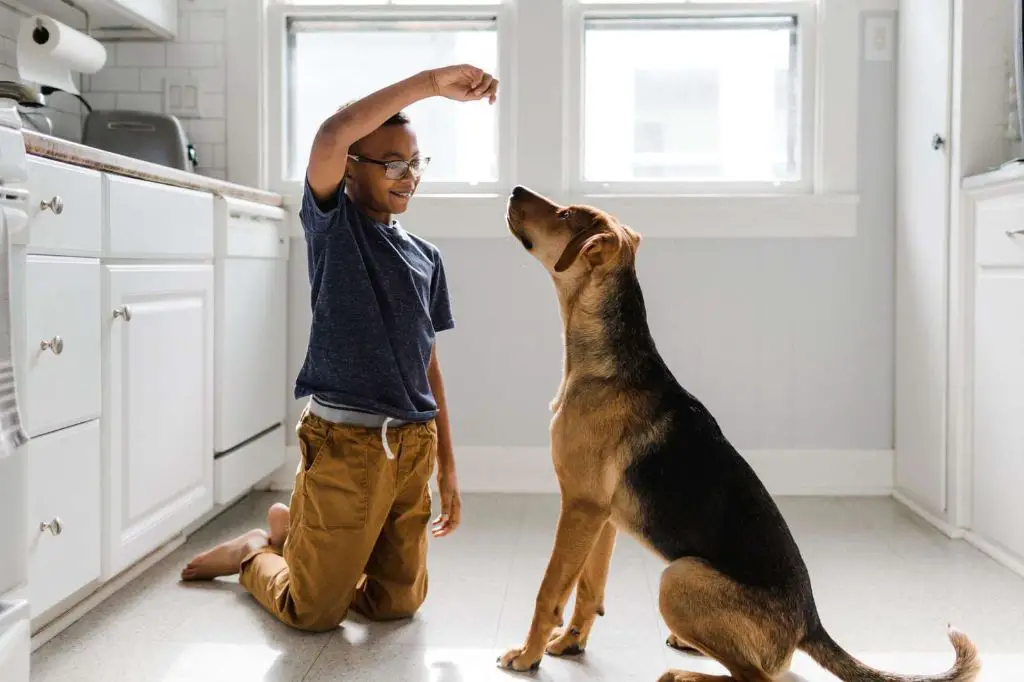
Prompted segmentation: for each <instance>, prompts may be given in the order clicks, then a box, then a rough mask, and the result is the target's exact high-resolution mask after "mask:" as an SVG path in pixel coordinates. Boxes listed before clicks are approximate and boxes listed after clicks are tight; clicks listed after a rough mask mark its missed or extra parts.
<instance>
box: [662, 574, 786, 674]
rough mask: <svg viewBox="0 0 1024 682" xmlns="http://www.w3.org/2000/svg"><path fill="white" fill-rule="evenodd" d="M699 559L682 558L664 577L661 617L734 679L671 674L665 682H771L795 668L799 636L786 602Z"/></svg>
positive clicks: (674, 672)
mask: <svg viewBox="0 0 1024 682" xmlns="http://www.w3.org/2000/svg"><path fill="white" fill-rule="evenodd" d="M769 600H770V598H769V597H767V596H765V595H763V594H760V593H757V592H755V591H754V590H753V589H751V588H749V587H746V586H744V585H741V584H739V583H737V582H735V581H734V580H732V579H730V578H729V577H727V576H725V575H724V574H722V573H719V572H718V571H716V570H715V569H713V568H712V567H711V566H709V565H708V564H707V563H706V562H704V561H701V560H699V559H692V558H683V559H677V560H676V561H674V562H672V563H671V564H669V565H668V567H667V568H666V569H665V571H664V572H663V573H662V576H661V591H660V595H659V605H660V609H661V615H662V617H663V618H664V619H665V622H666V623H667V624H668V627H669V629H670V630H671V631H672V634H674V635H675V636H676V639H677V640H678V641H681V642H684V643H686V644H688V645H691V646H693V647H694V648H696V649H697V650H699V651H700V652H702V653H704V654H706V655H707V656H710V657H711V658H713V659H715V660H716V661H718V662H719V663H721V664H722V665H723V666H725V668H726V670H728V671H729V676H725V677H722V676H714V675H707V674H705V673H693V672H687V671H681V670H679V671H677V670H673V671H669V672H668V673H666V674H665V676H663V677H662V680H663V681H665V682H712V681H715V682H717V681H719V680H721V681H723V682H724V681H725V680H735V682H771V681H772V680H774V679H775V678H776V677H778V676H779V675H781V674H782V673H783V672H785V671H786V669H787V668H788V667H789V664H790V661H791V659H792V655H793V651H794V649H795V648H796V641H797V640H798V639H799V637H798V636H797V634H796V633H793V632H791V628H790V627H789V626H788V625H787V622H789V619H787V618H786V617H785V614H782V613H779V611H782V610H783V606H782V605H781V604H775V603H773V602H771V601H769Z"/></svg>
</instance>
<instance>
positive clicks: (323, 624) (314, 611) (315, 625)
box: [283, 608, 346, 632]
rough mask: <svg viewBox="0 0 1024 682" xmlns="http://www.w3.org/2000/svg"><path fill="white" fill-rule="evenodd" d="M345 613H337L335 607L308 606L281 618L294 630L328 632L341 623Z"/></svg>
mask: <svg viewBox="0 0 1024 682" xmlns="http://www.w3.org/2000/svg"><path fill="white" fill-rule="evenodd" d="M345 615H346V613H345V612H342V613H340V614H339V613H338V610H337V608H310V609H303V610H302V611H295V612H293V613H291V614H288V616H289V617H288V618H285V619H283V620H284V621H285V623H287V624H288V625H290V626H291V627H293V628H295V629H296V630H302V631H304V632H330V631H331V630H334V629H335V628H337V627H338V626H339V625H341V622H342V621H343V620H345Z"/></svg>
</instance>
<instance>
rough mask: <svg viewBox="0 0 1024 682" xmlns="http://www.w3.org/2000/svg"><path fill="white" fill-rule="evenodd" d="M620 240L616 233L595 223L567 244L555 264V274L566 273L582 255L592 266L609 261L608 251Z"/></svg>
mask: <svg viewBox="0 0 1024 682" xmlns="http://www.w3.org/2000/svg"><path fill="white" fill-rule="evenodd" d="M617 243H618V238H617V237H616V236H615V234H614V233H612V232H609V231H607V230H605V229H604V225H603V224H600V223H598V222H597V221H595V223H594V224H593V225H591V226H590V227H588V228H587V229H585V230H583V231H582V232H580V233H579V234H577V235H575V236H574V237H573V238H572V239H570V240H569V243H568V244H566V246H565V250H564V251H562V255H561V256H559V257H558V262H557V263H555V272H565V271H566V270H568V269H569V268H570V267H571V266H572V264H573V263H574V262H575V261H576V259H577V258H578V257H579V256H580V254H581V253H582V254H583V255H584V256H585V257H586V258H587V260H589V261H590V263H591V265H594V266H597V265H601V264H602V263H603V262H605V260H606V259H607V258H606V257H607V255H608V250H609V249H610V248H611V247H612V246H614V245H617Z"/></svg>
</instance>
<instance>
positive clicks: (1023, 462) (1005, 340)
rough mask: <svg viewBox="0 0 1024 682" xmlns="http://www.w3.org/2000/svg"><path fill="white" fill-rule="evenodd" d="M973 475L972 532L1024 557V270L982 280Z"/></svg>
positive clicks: (988, 272)
mask: <svg viewBox="0 0 1024 682" xmlns="http://www.w3.org/2000/svg"><path fill="white" fill-rule="evenodd" d="M971 478H972V488H973V490H972V494H971V499H972V506H973V509H972V524H971V525H972V529H973V530H974V531H975V532H976V533H978V534H979V535H981V536H982V537H984V538H985V539H986V540H989V541H990V542H992V543H995V544H997V545H999V546H1001V547H1003V548H1005V549H1008V550H1010V551H1011V552H1013V553H1014V554H1016V555H1017V556H1018V557H1022V558H1024V523H1021V519H1024V495H1021V481H1024V269H1014V270H997V269H986V268H982V269H981V270H980V271H979V273H978V278H977V280H976V288H975V310H974V457H973V475H972V477H971Z"/></svg>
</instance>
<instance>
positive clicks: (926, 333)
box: [895, 0, 952, 517]
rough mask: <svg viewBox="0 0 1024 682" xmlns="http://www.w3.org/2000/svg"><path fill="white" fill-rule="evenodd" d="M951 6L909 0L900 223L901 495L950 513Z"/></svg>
mask: <svg viewBox="0 0 1024 682" xmlns="http://www.w3.org/2000/svg"><path fill="white" fill-rule="evenodd" d="M951 39H952V8H951V3H950V1H949V0H902V1H901V3H900V17H899V41H898V42H899V59H898V63H899V87H898V92H899V114H898V131H899V134H898V138H897V139H898V142H899V147H898V168H897V171H898V172H897V176H898V180H897V217H896V396H895V398H896V401H895V402H896V406H895V422H896V423H895V441H896V470H895V479H896V480H895V484H896V489H897V490H899V491H900V492H901V493H903V494H904V495H906V496H907V497H908V498H910V499H912V500H913V501H914V502H916V503H918V504H919V505H921V506H922V507H924V508H925V509H927V510H928V511H929V512H932V513H934V514H936V515H937V516H940V517H944V516H945V511H946V465H947V459H946V381H947V372H946V367H947V357H946V346H947V337H946V331H947V322H948V320H947V304H948V295H947V291H948V287H947V278H948V252H949V202H950V166H949V156H948V154H947V149H948V145H943V144H939V145H938V148H937V149H936V148H935V146H933V143H932V138H933V136H934V135H939V136H940V137H941V138H942V139H943V140H945V139H948V137H949V128H950V75H951V54H950V45H951Z"/></svg>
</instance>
